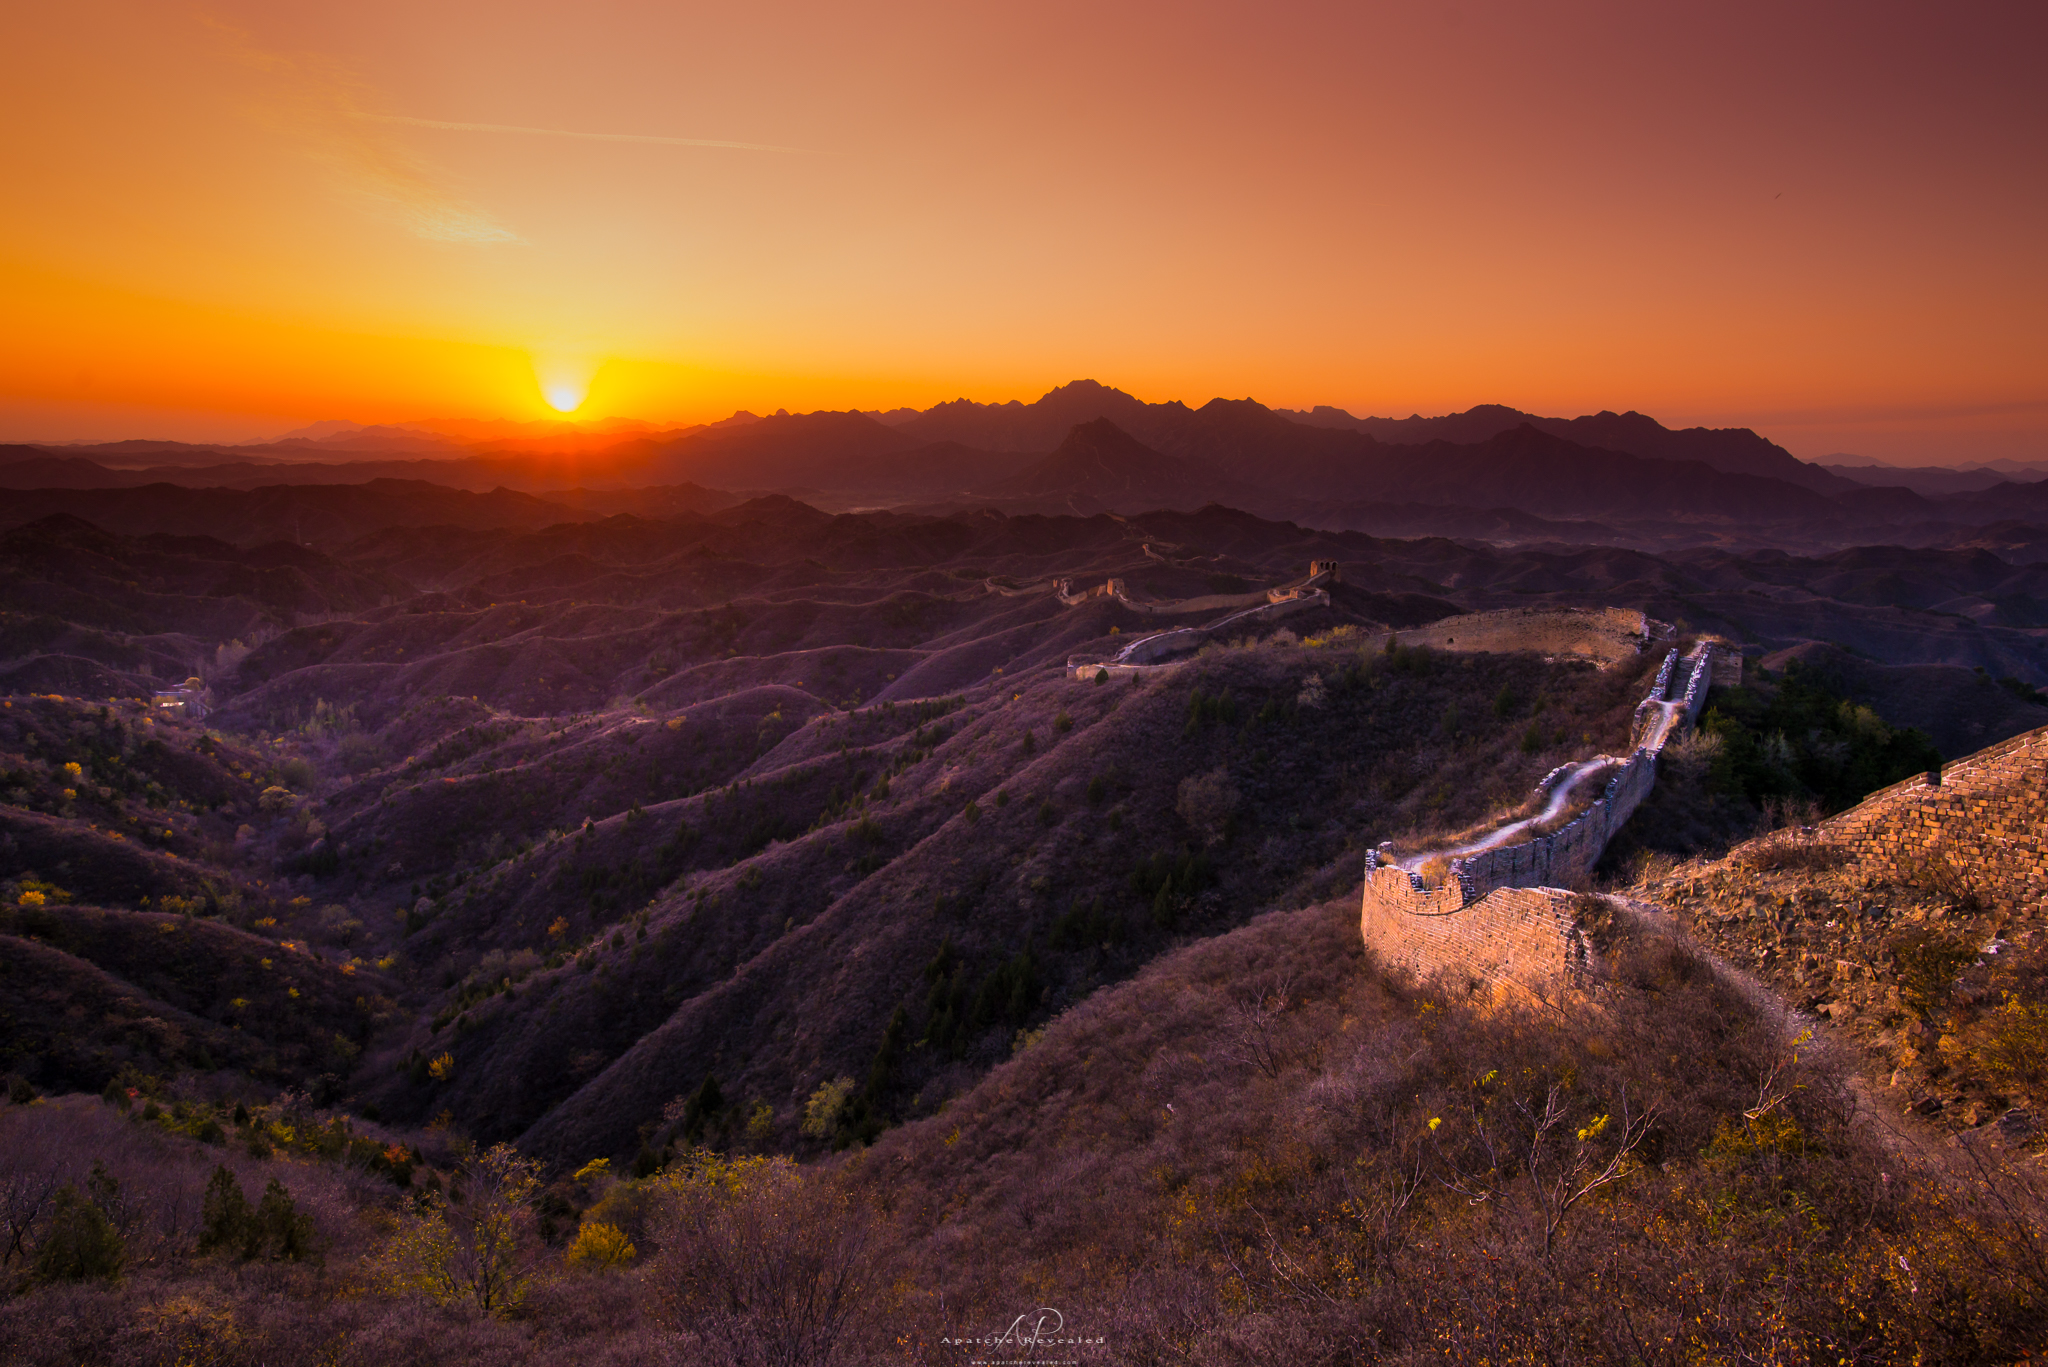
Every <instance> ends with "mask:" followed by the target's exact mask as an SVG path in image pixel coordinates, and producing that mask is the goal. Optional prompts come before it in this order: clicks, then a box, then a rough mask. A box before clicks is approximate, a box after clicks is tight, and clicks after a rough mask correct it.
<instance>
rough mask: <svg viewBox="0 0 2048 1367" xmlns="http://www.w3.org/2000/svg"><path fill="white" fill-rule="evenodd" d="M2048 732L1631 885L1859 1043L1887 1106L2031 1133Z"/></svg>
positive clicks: (2047, 858)
mask: <svg viewBox="0 0 2048 1367" xmlns="http://www.w3.org/2000/svg"><path fill="white" fill-rule="evenodd" d="M2044 756H2048V728H2043V729H2039V730H2034V731H2030V732H2027V733H2025V734H2023V735H2021V736H2017V737H2014V738H2013V739H2011V740H2008V741H2005V742H2003V743H2001V744H2000V745H1997V746H1993V747H1990V748H1988V749H1986V750H1982V751H1979V752H1977V753H1975V754H1972V755H1968V756H1965V757H1964V758H1961V759H1958V760H1955V761H1952V762H1950V763H1948V764H1945V765H1943V766H1942V767H1941V769H1940V771H1939V772H1940V782H1939V783H1938V784H1930V783H1929V782H1928V781H1927V780H1926V779H1925V778H1914V779H1909V780H1906V781H1905V782H1902V783H1900V784H1898V785H1895V786H1893V787H1890V788H1887V789H1885V790H1884V791H1882V792H1880V793H1878V794H1874V795H1872V796H1871V797H1869V798H1868V799H1866V800H1865V801H1863V802H1862V803H1859V804H1858V805H1856V806H1855V807H1852V808H1850V809H1849V810H1847V811H1844V812H1840V813H1838V814H1836V815H1834V816H1832V817H1829V818H1828V819H1826V820H1824V821H1821V822H1819V823H1818V824H1816V825H1813V826H1810V827H1805V828H1800V829H1796V830H1788V831H1784V832H1780V833H1777V834H1775V835H1770V836H1765V837H1762V838H1760V839H1757V840H1753V841H1750V842H1748V843H1745V844H1742V845H1739V846H1737V847H1736V848H1735V849H1733V850H1730V851H1729V852H1728V853H1727V855H1726V856H1725V857H1723V858H1719V859H1705V860H1695V861H1688V862H1685V863H1682V864H1678V865H1676V866H1673V865H1671V864H1669V863H1668V862H1666V863H1664V864H1661V865H1657V864H1653V865H1651V866H1649V867H1648V868H1647V870H1646V871H1647V873H1648V874H1649V875H1650V876H1649V877H1647V878H1646V879H1645V880H1644V881H1643V882H1642V883H1640V884H1639V885H1638V886H1637V887H1635V888H1634V889H1632V893H1633V895H1635V896H1638V897H1641V898H1643V899H1645V900H1648V901H1654V902H1658V903H1661V904H1663V905H1666V906H1669V907H1672V908H1674V909H1676V910H1677V911H1678V913H1679V914H1680V916H1681V917H1682V918H1683V920H1684V922H1685V924H1686V925H1687V926H1688V927H1689V929H1690V931H1691V933H1692V934H1693V935H1694V936H1696V937H1697V938H1698V939H1699V941H1700V942H1701V943H1702V944H1703V945H1706V946H1709V947H1711V948H1713V949H1715V950H1716V951H1718V952H1719V953H1721V954H1722V955H1724V956H1725V957H1726V958H1727V959H1728V960H1729V961H1730V962H1732V963H1735V964H1737V965H1740V966H1741V967H1743V968H1745V969H1747V970H1749V971H1751V972H1754V973H1755V974H1756V975H1757V976H1758V977H1759V978H1761V979H1762V980H1763V981H1764V982H1766V983H1769V984H1770V985H1771V986H1772V987H1774V988H1775V989H1777V990H1778V991H1779V992H1781V993H1783V994H1784V995H1785V997H1786V998H1787V999H1788V1000H1789V1001H1791V1002H1793V1003H1794V1004H1796V1005H1797V1006H1799V1007H1800V1008H1801V1009H1802V1010H1806V1011H1809V1012H1813V1013H1815V1014H1817V1015H1821V1016H1825V1017H1826V1018H1827V1019H1829V1020H1830V1021H1831V1022H1833V1023H1834V1026H1835V1027H1836V1028H1837V1029H1838V1030H1839V1031H1841V1032H1842V1033H1843V1035H1844V1036H1845V1037H1847V1038H1848V1039H1850V1040H1852V1041H1853V1042H1854V1044H1855V1046H1856V1048H1857V1050H1858V1052H1859V1054H1860V1056H1861V1060H1862V1062H1863V1063H1864V1065H1865V1066H1866V1067H1867V1068H1868V1069H1870V1075H1871V1077H1872V1079H1873V1082H1874V1084H1875V1085H1877V1086H1879V1087H1882V1088H1884V1089H1885V1090H1884V1091H1883V1093H1882V1096H1883V1097H1884V1100H1885V1102H1886V1103H1888V1104H1890V1105H1892V1106H1895V1107H1898V1108H1901V1109H1910V1110H1912V1111H1913V1112H1915V1113H1917V1114H1920V1115H1924V1116H1938V1117H1940V1118H1941V1120H1942V1121H1943V1123H1944V1124H1945V1125H1947V1126H1950V1127H1953V1128H1959V1129H1966V1130H1967V1129H1976V1128H1979V1127H1983V1126H1986V1125H1989V1124H1990V1122H1993V1121H1998V1122H1999V1128H2002V1132H2003V1133H2004V1134H2005V1135H2006V1136H2007V1137H2009V1138H2010V1139H2012V1140H2014V1141H2018V1142H2025V1141H2031V1140H2032V1139H2034V1138H2035V1137H2036V1136H2037V1135H2038V1134H2039V1133H2040V1128H2039V1127H2040V1126H2041V1124H2042V1121H2041V1118H2040V1117H2041V1113H2042V1108H2043V1107H2044V1106H2048V1067H2044V1060H2048V1054H2044V1052H2043V1044H2044V1043H2048V901H2044V893H2048V882H2044V877H2048V875H2044V870H2048V851H2044V850H2043V849H2042V845H2041V832H2042V829H2043V822H2044V820H2048V794H2044V792H2043V789H2042V783H2041V766H2042V763H2043V759H2044Z"/></svg>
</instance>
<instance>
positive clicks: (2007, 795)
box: [1820, 727, 2048, 903]
mask: <svg viewBox="0 0 2048 1367" xmlns="http://www.w3.org/2000/svg"><path fill="white" fill-rule="evenodd" d="M1935 779H1936V775H1935V774H1933V773H1928V774H1922V775H1919V776H1917V777H1915V778H1909V779H1907V780H1906V781H1905V782H1903V783H1895V784H1893V785H1892V786H1891V787H1889V788H1883V789H1880V790H1879V791H1877V792H1875V793H1872V794H1871V795H1870V796H1869V797H1867V798H1865V799H1863V801H1862V802H1860V803H1858V804H1857V805H1856V806H1854V807H1851V808H1850V809H1849V810H1848V811H1846V812H1843V813H1841V814H1840V815H1839V816H1833V817H1829V818H1828V819H1827V820H1826V821H1824V822H1822V823H1821V826H1820V830H1821V834H1822V836H1823V838H1825V839H1826V840H1828V841H1830V842H1831V843H1834V844H1837V845H1841V846H1844V847H1846V848H1847V849H1849V850H1851V851H1853V852H1854V853H1855V855H1856V857H1857V858H1858V859H1859V860H1861V861H1865V862H1872V863H1877V864H1880V865H1886V864H1889V865H1892V866H1894V867H1900V866H1904V867H1906V868H1908V869H1910V867H1911V866H1912V865H1914V864H1916V863H1919V862H1921V861H1922V860H1924V859H1926V858H1927V856H1928V855H1929V854H1930V853H1931V852H1932V851H1934V850H1936V849H1939V850H1941V851H1942V852H1943V853H1944V854H1945V855H1946V856H1947V857H1948V858H1949V859H1950V860H1951V861H1952V862H1953V863H1954V864H1955V865H1956V867H1957V869H1958V870H1959V871H1960V872H1962V873H1964V874H1966V875H1975V876H1977V877H1979V878H1982V879H1985V880H1987V881H1990V882H1993V883H1995V884H1997V885H1999V886H2000V887H2001V888H2002V890H2003V895H2004V896H2006V897H2009V898H2011V899H2012V900H2014V901H2016V902H2018V901H2031V902H2037V903H2038V902H2043V901H2048V727H2042V728H2041V729H2039V730H2036V731H2029V732H2027V733H2025V734H2024V735H2018V736H2014V737H2013V738H2012V739H2010V740H2007V741H2003V742H2001V743H1999V744H1997V745H1994V746H1992V747H1990V748H1989V749H1987V750H1980V751H1978V752H1977V753H1976V754H1974V755H1968V756H1965V757H1964V758H1962V759H1959V760H1953V761H1951V762H1950V763H1948V764H1945V765H1943V766H1942V767H1941V771H1940V774H1939V782H1936V781H1935Z"/></svg>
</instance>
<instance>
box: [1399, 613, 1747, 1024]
mask: <svg viewBox="0 0 2048 1367" xmlns="http://www.w3.org/2000/svg"><path fill="white" fill-rule="evenodd" d="M1728 649H1729V647H1727V646H1726V645H1725V644H1723V643H1721V642H1718V641H1712V640H1707V641H1701V642H1700V643H1699V644H1698V645H1696V646H1695V647H1694V648H1693V651H1692V653H1691V654H1690V655H1689V656H1688V657H1687V658H1686V661H1685V663H1686V665H1687V669H1686V671H1685V689H1684V691H1683V693H1681V694H1680V695H1679V696H1678V697H1677V698H1672V697H1671V696H1670V691H1671V687H1672V680H1673V675H1674V672H1675V667H1676V666H1677V665H1678V664H1679V659H1678V652H1677V651H1675V650H1674V651H1671V652H1670V653H1669V654H1667V655H1666V656H1665V657H1664V662H1663V664H1662V665H1661V666H1659V668H1658V670H1657V679H1656V682H1655V683H1654V684H1653V685H1652V686H1651V689H1650V692H1649V694H1648V696H1646V697H1645V698H1644V699H1643V701H1642V703H1641V704H1640V705H1638V707H1637V708H1636V724H1635V735H1636V740H1637V745H1636V749H1635V751H1634V753H1632V754H1631V755H1630V756H1629V757H1628V758H1627V759H1626V760H1612V759H1609V758H1608V757H1606V756H1600V757H1597V758H1596V759H1594V760H1591V761H1586V762H1584V763H1583V764H1580V765H1568V766H1565V768H1564V769H1560V770H1557V771H1554V772H1553V773H1552V774H1551V775H1550V776H1549V777H1548V778H1546V779H1545V780H1544V781H1543V783H1542V784H1541V785H1539V786H1538V788H1537V793H1538V795H1539V796H1547V795H1548V794H1549V793H1550V791H1551V789H1552V787H1553V786H1554V785H1556V784H1558V783H1561V782H1568V781H1570V779H1569V778H1568V777H1567V775H1568V774H1569V773H1571V772H1574V771H1581V770H1584V769H1586V768H1588V767H1589V766H1604V768H1605V773H1606V782H1605V785H1604V787H1603V788H1602V791H1601V793H1600V796H1599V797H1598V798H1596V799H1594V801H1593V803H1592V805H1591V806H1589V807H1587V808H1586V810H1585V811H1584V812H1582V813H1580V814H1579V815H1578V816H1577V817H1576V818H1574V819H1573V820H1572V821H1570V822H1569V823H1567V824H1566V825H1565V826H1563V827H1561V828H1560V829H1558V830H1556V831H1554V832H1551V833H1549V834H1546V835H1537V836H1533V837H1531V838H1529V839H1526V840H1513V841H1506V842H1501V843H1492V842H1480V844H1479V845H1476V846H1473V847H1466V848H1467V849H1469V852H1467V853H1460V852H1459V851H1450V852H1448V853H1450V854H1452V855H1454V856H1456V857H1453V858H1451V860H1450V866H1449V870H1448V873H1447V874H1446V876H1445V878H1444V880H1443V884H1442V886H1440V887H1435V888H1432V887H1429V886H1427V885H1426V884H1425V883H1424V882H1423V879H1422V877H1421V876H1420V875H1419V874H1418V873H1415V872H1413V871H1411V869H1410V868H1404V867H1402V866H1401V865H1399V864H1396V863H1394V862H1392V855H1391V851H1390V850H1388V848H1387V847H1386V846H1381V847H1380V849H1379V850H1376V851H1373V852H1371V853H1369V854H1367V855H1366V867H1365V893H1364V905H1363V907H1362V909H1361V912H1360V918H1359V927H1360V931H1361V933H1362V934H1363V935H1364V937H1365V943H1366V946H1367V947H1368V948H1369V949H1371V950H1372V952H1373V954H1374V955H1375V957H1377V958H1378V959H1379V961H1380V962H1381V963H1383V964H1386V965H1389V966H1392V967H1399V968H1404V969H1406V970H1408V971H1409V972H1411V973H1415V974H1418V975H1422V976H1428V975H1431V974H1437V973H1446V974H1460V973H1462V974H1465V975H1467V977H1468V978H1469V980H1471V981H1473V982H1475V983H1480V982H1483V983H1487V984H1490V985H1491V986H1493V987H1494V988H1495V989H1496V990H1497V991H1500V992H1503V993H1510V994H1519V995H1528V996H1534V997H1536V998H1537V999H1539V1000H1545V1001H1548V1000H1552V999H1554V998H1555V997H1557V996H1558V994H1559V993H1561V992H1562V991H1564V990H1567V989H1569V988H1571V987H1573V986H1576V985H1577V984H1578V983H1579V982H1580V981H1581V980H1582V979H1583V976H1584V973H1585V971H1586V969H1587V967H1588V965H1589V963H1590V958H1591V956H1590V952H1589V950H1588V947H1587V945H1586V941H1585V937H1584V935H1583V934H1582V933H1581V932H1580V930H1579V928H1578V925H1577V921H1576V918H1575V916H1574V914H1573V912H1572V909H1571V901H1572V898H1571V894H1569V893H1567V892H1564V891H1562V890H1561V889H1560V887H1559V886H1558V885H1560V884H1565V885H1569V884H1571V883H1574V882H1577V881H1578V880H1579V879H1581V878H1583V877H1584V876H1586V875H1588V874H1590V873H1591V872H1592V870H1593V866H1594V865H1595V864H1597V863H1598V862H1599V860H1600V855H1601V853H1602V852H1603V851H1604V850H1605V849H1606V848H1607V842H1608V841H1609V840H1610V839H1612V838H1613V836H1614V833H1615V832H1616V831H1619V830H1620V829H1621V827H1622V825H1623V823H1625V822H1626V821H1627V820H1628V819H1629V817H1630V816H1631V815H1632V814H1633V813H1634V812H1635V809H1636V807H1637V806H1638V805H1640V804H1641V802H1642V800H1643V799H1644V798H1645V797H1647V796H1648V795H1649V793H1650V789H1651V788H1652V787H1653V786H1654V785H1655V783H1656V781H1657V756H1658V754H1659V753H1660V752H1661V751H1662V750H1663V748H1664V746H1665V745H1666V744H1667V743H1669V742H1670V741H1672V740H1674V739H1677V738H1679V737H1682V736H1683V735H1684V734H1685V733H1686V732H1687V731H1689V730H1690V729H1691V728H1692V725H1693V723H1694V722H1695V721H1696V720H1697V719H1698V717H1699V714H1700V709H1701V708H1702V707H1704V706H1705V705H1706V698H1707V690H1708V688H1709V687H1710V686H1711V684H1712V680H1713V676H1714V670H1715V658H1716V656H1717V655H1720V654H1723V653H1725V652H1727V651H1728ZM1427 858H1428V856H1417V857H1411V858H1410V859H1408V860H1407V861H1405V862H1406V863H1408V864H1410V865H1418V866H1419V865H1420V864H1422V863H1423V862H1424V861H1425V860H1426V859H1427Z"/></svg>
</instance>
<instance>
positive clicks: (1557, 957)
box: [1363, 868, 1595, 1005]
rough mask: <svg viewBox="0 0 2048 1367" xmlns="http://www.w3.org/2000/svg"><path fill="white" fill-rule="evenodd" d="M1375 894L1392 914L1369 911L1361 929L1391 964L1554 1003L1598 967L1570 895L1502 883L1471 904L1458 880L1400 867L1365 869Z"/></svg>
mask: <svg viewBox="0 0 2048 1367" xmlns="http://www.w3.org/2000/svg"><path fill="white" fill-rule="evenodd" d="M1376 892H1377V894H1378V897H1379V900H1380V902H1381V903H1382V904H1383V905H1384V906H1385V907H1386V908H1388V910H1389V913H1390V914H1384V915H1380V916H1367V917H1366V918H1365V920H1364V924H1363V930H1364V934H1365V945H1366V948H1367V949H1368V950H1370V951H1371V952H1372V955H1373V958H1374V959H1376V960H1377V961H1378V962H1379V963H1380V964H1381V965H1383V966H1385V967H1389V968H1398V969H1402V970H1405V971H1406V972H1409V973H1412V974H1414V975H1415V976H1416V977H1419V978H1433V977H1439V976H1442V977H1448V978H1450V979H1452V980H1453V981H1458V980H1462V985H1464V986H1467V987H1481V986H1483V987H1484V988H1486V989H1487V990H1488V992H1489V995H1491V996H1493V997H1495V998H1497V999H1523V1000H1528V999H1533V1000H1535V1001H1537V1002H1540V1003H1546V1004H1553V1005H1556V1004H1562V1002H1563V1000H1564V999H1565V997H1566V995H1567V994H1568V993H1570V992H1571V991H1573V990H1575V989H1578V988H1581V987H1583V986H1584V985H1585V983H1586V980H1587V977H1588V974H1589V973H1590V972H1591V971H1592V969H1593V968H1594V966H1595V965H1594V961H1593V954H1592V952H1591V950H1590V948H1589V947H1588V945H1587V942H1586V936H1585V934H1584V932H1583V931H1582V930H1581V929H1580V927H1579V924H1578V919H1577V915H1576V912H1575V910H1574V908H1573V905H1572V904H1573V898H1572V895H1571V894H1570V893H1567V892H1560V891H1559V890H1557V889H1555V888H1496V889H1494V890H1493V891H1492V892H1490V893H1488V894H1487V895H1486V896H1484V897H1481V898H1478V899H1476V900H1474V901H1469V902H1468V901H1466V900H1465V899H1464V898H1463V897H1462V896H1461V895H1460V890H1459V889H1458V888H1456V887H1455V886H1450V887H1443V888H1437V889H1433V890H1424V889H1420V888H1416V887H1414V886H1413V885H1412V884H1411V882H1410V881H1409V878H1408V876H1407V875H1406V874H1405V873H1403V872H1402V871H1401V870H1400V869H1395V868H1383V869H1375V870H1373V871H1372V872H1371V873H1368V874H1367V875H1366V894H1367V896H1368V898H1371V897H1372V896H1373V895H1374V894H1375V893H1376ZM1396 908H1398V911H1396V910H1394V909H1396Z"/></svg>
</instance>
